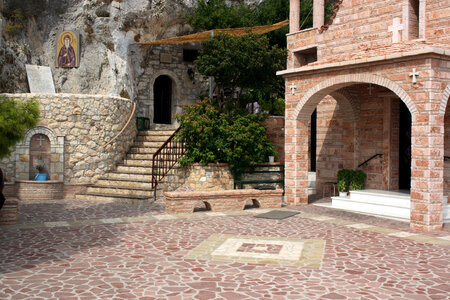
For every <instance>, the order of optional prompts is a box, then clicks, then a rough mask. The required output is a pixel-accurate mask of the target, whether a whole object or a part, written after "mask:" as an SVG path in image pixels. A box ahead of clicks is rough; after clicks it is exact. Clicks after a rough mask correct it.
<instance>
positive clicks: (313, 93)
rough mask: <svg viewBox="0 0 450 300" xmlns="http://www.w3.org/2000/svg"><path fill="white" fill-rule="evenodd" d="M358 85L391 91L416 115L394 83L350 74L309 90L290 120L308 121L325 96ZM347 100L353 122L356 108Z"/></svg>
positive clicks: (408, 97) (385, 79) (414, 107)
mask: <svg viewBox="0 0 450 300" xmlns="http://www.w3.org/2000/svg"><path fill="white" fill-rule="evenodd" d="M358 83H372V84H376V85H379V86H382V87H385V88H387V89H389V90H391V91H392V92H394V93H395V94H396V95H397V96H398V97H399V98H400V99H401V100H402V101H403V102H404V103H405V105H406V106H407V107H408V109H409V111H410V112H411V115H414V114H415V113H417V108H416V106H415V104H414V102H413V100H412V99H411V97H410V96H409V95H408V94H407V93H406V91H405V90H404V89H403V88H402V87H400V86H399V85H398V84H397V83H395V82H394V81H392V80H389V79H387V78H384V77H381V76H377V75H371V74H351V75H341V76H336V77H332V78H329V79H327V80H324V81H322V82H320V83H318V84H316V85H315V86H313V87H312V88H310V89H309V90H308V91H307V92H306V93H305V95H303V97H302V98H301V99H300V101H299V103H298V104H297V106H296V107H295V110H294V113H293V114H292V116H291V118H292V119H293V120H302V121H306V120H308V118H309V117H310V116H311V114H312V112H313V111H314V109H315V107H316V106H317V105H318V104H319V102H320V100H322V99H323V98H324V97H325V96H326V95H330V94H332V93H334V92H336V91H337V90H340V89H342V88H343V87H346V86H350V85H353V84H358ZM347 100H348V102H347V103H346V101H344V103H345V104H344V105H350V106H351V107H352V110H351V112H352V116H351V117H352V118H353V119H354V120H355V119H356V111H355V109H354V108H355V107H356V106H355V105H356V103H353V102H354V101H353V100H352V99H351V98H347Z"/></svg>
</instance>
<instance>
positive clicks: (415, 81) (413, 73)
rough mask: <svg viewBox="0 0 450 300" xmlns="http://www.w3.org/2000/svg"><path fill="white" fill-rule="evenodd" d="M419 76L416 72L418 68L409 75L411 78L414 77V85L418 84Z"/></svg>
mask: <svg viewBox="0 0 450 300" xmlns="http://www.w3.org/2000/svg"><path fill="white" fill-rule="evenodd" d="M417 76H419V72H417V71H416V68H413V70H412V72H411V73H409V77H412V83H417Z"/></svg>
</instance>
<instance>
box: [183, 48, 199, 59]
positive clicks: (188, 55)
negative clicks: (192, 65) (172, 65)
mask: <svg viewBox="0 0 450 300" xmlns="http://www.w3.org/2000/svg"><path fill="white" fill-rule="evenodd" d="M197 57H198V50H193V49H183V61H185V62H194V61H195V60H196V59H197Z"/></svg>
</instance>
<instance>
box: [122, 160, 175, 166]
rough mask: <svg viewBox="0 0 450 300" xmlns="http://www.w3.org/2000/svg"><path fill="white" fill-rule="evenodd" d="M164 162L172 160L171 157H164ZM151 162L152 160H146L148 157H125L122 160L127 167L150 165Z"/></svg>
mask: <svg viewBox="0 0 450 300" xmlns="http://www.w3.org/2000/svg"><path fill="white" fill-rule="evenodd" d="M165 161H166V162H168V163H169V162H174V161H173V160H171V159H166V160H165ZM175 162H176V161H175ZM152 164H153V160H151V159H150V160H148V159H125V160H124V161H123V165H124V166H127V167H145V168H147V167H152Z"/></svg>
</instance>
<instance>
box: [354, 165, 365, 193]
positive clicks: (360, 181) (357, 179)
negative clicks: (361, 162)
mask: <svg viewBox="0 0 450 300" xmlns="http://www.w3.org/2000/svg"><path fill="white" fill-rule="evenodd" d="M366 177H367V176H366V174H365V173H364V172H363V171H361V170H356V171H353V172H352V177H351V180H350V189H351V190H353V191H356V190H362V189H363V188H364V183H365V182H366Z"/></svg>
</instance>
